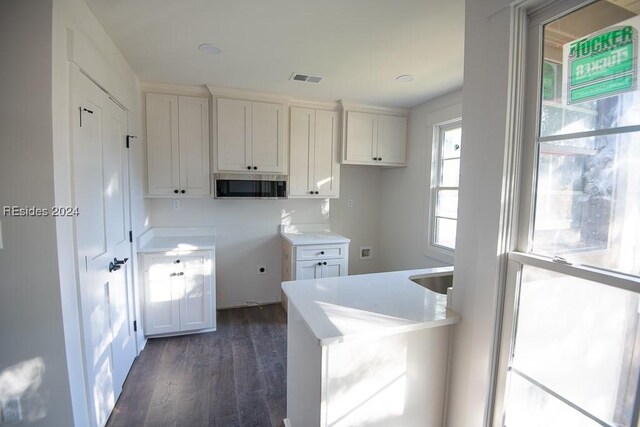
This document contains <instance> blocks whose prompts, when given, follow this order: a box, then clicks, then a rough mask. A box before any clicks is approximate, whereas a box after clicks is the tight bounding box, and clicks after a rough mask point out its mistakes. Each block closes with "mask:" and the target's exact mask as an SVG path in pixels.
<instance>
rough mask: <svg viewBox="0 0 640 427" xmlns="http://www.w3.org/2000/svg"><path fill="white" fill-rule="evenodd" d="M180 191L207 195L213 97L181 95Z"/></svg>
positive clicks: (188, 193) (179, 114)
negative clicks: (210, 103) (210, 104)
mask: <svg viewBox="0 0 640 427" xmlns="http://www.w3.org/2000/svg"><path fill="white" fill-rule="evenodd" d="M178 107H179V108H178V116H179V119H178V122H179V123H180V129H179V131H178V133H179V138H178V139H179V141H180V143H179V145H180V190H185V191H186V192H187V193H186V194H187V195H192V196H198V195H200V196H203V195H207V194H209V193H210V191H209V183H210V179H209V100H208V99H207V98H195V97H189V96H180V97H179V98H178Z"/></svg>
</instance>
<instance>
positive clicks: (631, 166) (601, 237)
mask: <svg viewBox="0 0 640 427" xmlns="http://www.w3.org/2000/svg"><path fill="white" fill-rule="evenodd" d="M639 219H640V133H627V134H619V135H608V136H602V137H594V138H583V139H577V140H567V141H559V142H557V143H554V144H540V155H539V161H538V179H537V191H536V208H535V224H534V235H533V252H535V253H540V254H544V255H551V256H556V255H557V256H562V257H565V258H567V259H568V260H570V261H572V262H579V263H582V264H588V265H594V266H598V267H603V268H607V269H612V270H618V271H622V272H625V273H631V274H635V275H640V224H638V223H639V222H640V221H639Z"/></svg>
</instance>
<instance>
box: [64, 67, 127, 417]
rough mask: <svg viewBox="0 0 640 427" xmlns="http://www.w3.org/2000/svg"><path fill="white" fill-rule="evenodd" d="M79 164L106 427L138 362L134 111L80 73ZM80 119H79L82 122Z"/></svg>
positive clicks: (88, 324) (84, 307)
mask: <svg viewBox="0 0 640 427" xmlns="http://www.w3.org/2000/svg"><path fill="white" fill-rule="evenodd" d="M72 77H73V108H72V121H73V124H74V126H73V137H72V162H73V171H72V174H73V183H74V202H75V205H76V206H77V207H78V210H79V212H80V214H79V216H77V217H76V218H75V230H76V246H77V268H78V279H79V282H78V286H79V289H80V301H81V313H82V330H83V334H84V345H85V354H84V359H85V369H86V375H87V381H88V386H89V397H90V403H91V410H92V418H93V421H94V423H95V424H96V425H99V426H101V425H103V424H104V423H105V422H106V420H107V418H108V416H109V414H110V412H111V410H112V408H113V405H114V404H115V401H116V400H117V398H118V396H119V394H120V392H121V390H122V384H123V382H124V379H125V377H126V375H127V373H128V371H129V368H130V366H131V363H132V362H133V359H134V357H135V337H134V334H133V331H132V327H131V326H132V322H131V320H132V319H131V318H130V313H131V310H130V307H129V304H130V303H131V284H130V283H129V279H128V278H129V277H130V275H129V274H128V271H127V268H128V265H127V264H124V265H123V266H122V267H121V268H120V270H118V271H115V272H112V273H110V272H109V263H110V262H111V261H113V259H114V258H118V259H119V260H124V258H131V245H130V243H129V241H128V239H127V238H126V236H127V235H128V230H129V220H130V215H129V195H128V192H127V191H128V190H127V189H128V164H127V159H128V156H127V153H126V151H125V150H126V148H125V130H126V120H127V118H126V111H125V110H123V109H122V108H120V107H119V106H118V105H117V104H115V103H114V102H113V101H112V100H111V99H109V97H108V95H107V94H106V93H105V92H103V91H102V90H101V89H100V88H98V86H96V85H95V84H94V83H93V82H91V81H90V80H89V79H88V78H87V77H86V76H84V75H83V74H82V73H81V72H80V71H79V70H78V69H77V68H74V69H73V73H72ZM76 114H78V115H79V116H76Z"/></svg>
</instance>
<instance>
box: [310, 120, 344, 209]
mask: <svg viewBox="0 0 640 427" xmlns="http://www.w3.org/2000/svg"><path fill="white" fill-rule="evenodd" d="M313 147H314V148H313V156H312V159H313V166H312V168H311V170H312V184H313V188H312V190H315V191H318V193H319V195H320V196H324V197H338V195H339V191H340V164H339V163H338V114H337V113H335V112H333V111H323V110H317V111H316V119H315V138H314V144H313Z"/></svg>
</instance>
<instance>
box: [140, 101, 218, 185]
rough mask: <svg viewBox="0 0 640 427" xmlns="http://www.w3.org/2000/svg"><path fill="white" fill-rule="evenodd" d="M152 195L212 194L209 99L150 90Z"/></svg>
mask: <svg viewBox="0 0 640 427" xmlns="http://www.w3.org/2000/svg"><path fill="white" fill-rule="evenodd" d="M146 113H147V117H146V119H147V192H148V195H149V196H167V197H176V196H180V197H189V196H206V195H209V194H210V184H209V182H210V180H209V100H208V98H200V97H192V96H176V95H164V94H156V93H147V95H146Z"/></svg>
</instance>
